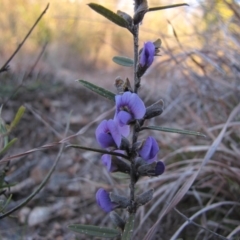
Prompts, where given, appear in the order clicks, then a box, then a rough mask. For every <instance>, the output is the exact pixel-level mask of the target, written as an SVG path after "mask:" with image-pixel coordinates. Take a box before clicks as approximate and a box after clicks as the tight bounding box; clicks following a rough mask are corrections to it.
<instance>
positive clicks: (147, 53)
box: [139, 41, 155, 68]
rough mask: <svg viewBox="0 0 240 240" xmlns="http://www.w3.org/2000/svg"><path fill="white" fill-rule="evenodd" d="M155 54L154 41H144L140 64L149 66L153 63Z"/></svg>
mask: <svg viewBox="0 0 240 240" xmlns="http://www.w3.org/2000/svg"><path fill="white" fill-rule="evenodd" d="M154 55H155V45H154V44H153V42H150V41H149V42H146V43H144V47H143V50H142V52H141V55H140V61H139V63H140V65H141V67H143V68H148V67H150V65H151V64H152V63H153V59H154Z"/></svg>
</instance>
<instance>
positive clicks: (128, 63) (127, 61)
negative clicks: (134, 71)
mask: <svg viewBox="0 0 240 240" xmlns="http://www.w3.org/2000/svg"><path fill="white" fill-rule="evenodd" d="M112 60H113V61H114V62H115V63H117V64H119V65H121V66H124V67H132V66H133V64H134V61H133V60H132V59H131V58H128V57H122V56H115V57H113V59H112Z"/></svg>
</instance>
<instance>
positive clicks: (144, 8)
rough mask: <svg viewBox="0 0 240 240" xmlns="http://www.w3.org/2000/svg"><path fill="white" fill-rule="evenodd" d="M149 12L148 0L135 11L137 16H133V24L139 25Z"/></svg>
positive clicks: (144, 0)
mask: <svg viewBox="0 0 240 240" xmlns="http://www.w3.org/2000/svg"><path fill="white" fill-rule="evenodd" d="M147 11H148V4H147V0H143V1H142V2H141V4H140V5H139V6H137V9H136V11H135V14H134V16H133V23H134V25H137V24H139V23H140V22H141V21H142V20H143V18H144V15H145V13H146V12H147Z"/></svg>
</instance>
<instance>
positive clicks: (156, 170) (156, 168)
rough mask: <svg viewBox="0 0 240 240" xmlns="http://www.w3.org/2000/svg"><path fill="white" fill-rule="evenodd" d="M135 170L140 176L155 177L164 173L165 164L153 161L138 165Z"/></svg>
mask: <svg viewBox="0 0 240 240" xmlns="http://www.w3.org/2000/svg"><path fill="white" fill-rule="evenodd" d="M137 171H138V174H139V175H140V176H148V177H157V176H159V175H161V174H163V173H164V171H165V165H164V163H163V162H161V161H159V162H154V163H152V164H145V165H142V166H140V167H139V168H138V169H137Z"/></svg>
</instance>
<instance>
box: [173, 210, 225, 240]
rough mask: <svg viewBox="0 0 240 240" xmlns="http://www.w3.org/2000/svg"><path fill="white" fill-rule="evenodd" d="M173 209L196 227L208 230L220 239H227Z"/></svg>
mask: <svg viewBox="0 0 240 240" xmlns="http://www.w3.org/2000/svg"><path fill="white" fill-rule="evenodd" d="M174 210H175V211H176V212H177V213H178V214H179V215H180V216H182V217H183V218H184V219H185V220H186V221H187V222H189V223H190V224H193V225H194V226H196V227H198V228H201V229H203V230H204V231H206V232H209V233H211V234H213V235H215V236H217V237H218V238H220V239H223V240H228V238H225V237H224V236H222V235H219V234H218V233H215V232H213V231H212V230H210V229H208V228H205V227H203V226H201V225H200V224H198V223H195V222H194V221H192V220H191V219H189V218H188V217H187V216H185V215H184V214H183V213H181V212H180V211H178V210H177V208H174Z"/></svg>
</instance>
